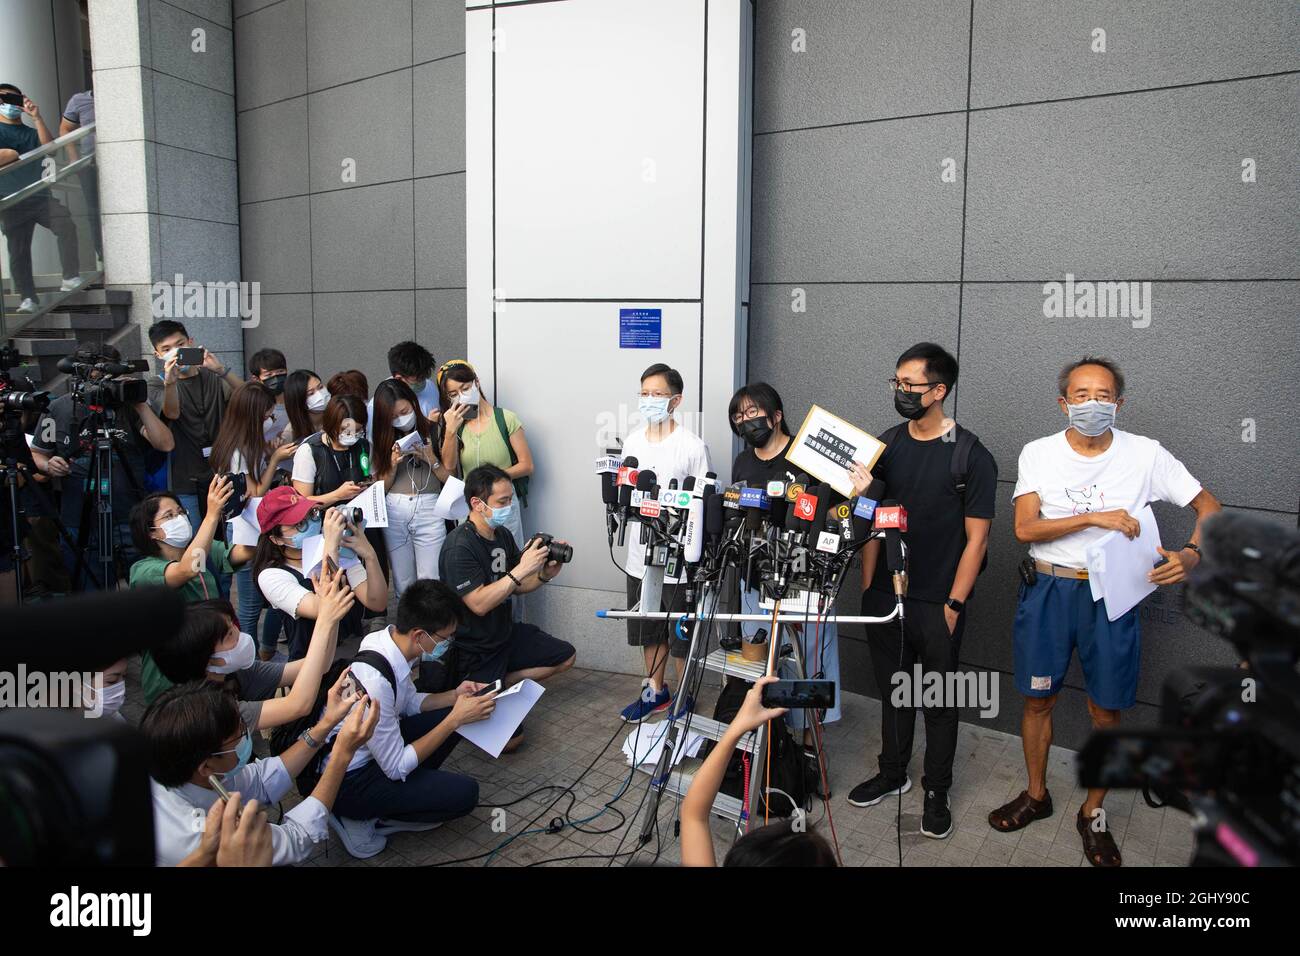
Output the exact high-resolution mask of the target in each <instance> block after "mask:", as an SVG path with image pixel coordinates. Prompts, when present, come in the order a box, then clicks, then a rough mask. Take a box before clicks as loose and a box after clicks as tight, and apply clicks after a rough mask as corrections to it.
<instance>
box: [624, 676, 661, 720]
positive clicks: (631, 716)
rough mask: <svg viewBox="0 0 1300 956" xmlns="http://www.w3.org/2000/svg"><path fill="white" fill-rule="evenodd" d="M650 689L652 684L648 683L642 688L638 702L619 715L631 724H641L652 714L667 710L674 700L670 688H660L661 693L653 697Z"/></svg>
mask: <svg viewBox="0 0 1300 956" xmlns="http://www.w3.org/2000/svg"><path fill="white" fill-rule="evenodd" d="M649 691H650V685H649V684H646V685H645V687H643V688H642V689H641V696H640V697H638V698H637V699H636V702H635V703H632V704H629V705H628V706H626V707H624V708H623V713H622V714H620V715H619V716H621V717H622V718H623V719H624V720H625V721H627V722H628V723H629V724H639V723H641V721H643V720H645V719H646V718H647V717H649V716H650V715H651V714H659V713H663V712H664V711H665V710H667V709H668V705H669V704H671V703H672V701H673V695H672V694H670V693H669V692H668V688H667V687H661V688H659V693H657V694H655V695H654V696H653V697H652V696H650V693H649Z"/></svg>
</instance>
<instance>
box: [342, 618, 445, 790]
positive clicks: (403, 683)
mask: <svg viewBox="0 0 1300 956" xmlns="http://www.w3.org/2000/svg"><path fill="white" fill-rule="evenodd" d="M357 650H359V651H378V652H379V653H380V654H383V655H384V657H385V659H387V661H388V663H389V665H390V666H391V667H392V668H393V676H394V677H395V678H397V699H396V700H394V699H393V685H392V684H390V683H388V678H387V677H385V676H384V675H383V674H381V673H380V672H379V671H378V670H376V669H375V668H374V667H372V666H371V665H369V664H367V663H365V662H364V661H362V662H359V663H356V664H353V665H352V676H353V677H355V678H356V679H357V680H359V681H360V682H361V686H362V687H364V688H365V689H366V694H367V695H369V696H370V698H371V699H372V700H375V701H377V702H378V703H379V723H377V724H376V725H375V732H374V734H373V735H372V736H371V737H370V739H369V740H368V741H366V743H364V744H363V745H362V746H361V748H360V749H359V750H358V751H357V752H356V755H355V756H354V757H353V758H352V761H351V762H350V763H349V764H348V770H349V771H351V770H356V769H357V768H358V767H364V766H365V765H366V764H368V763H370V761H372V760H374V761H375V762H377V763H378V764H379V769H380V770H382V771H383V772H384V776H386V777H388V779H389V780H405V779H406V778H407V776H408V775H409V774H410V773H411V771H412V770H414V769H415V768H416V767H418V766H419V765H420V758H419V757H418V756H417V755H416V753H415V748H414V747H412V746H411V745H410V744H408V743H407V742H406V741H405V740H403V739H402V726H401V718H403V717H410V716H412V715H413V714H418V713H419V712H420V705H421V704H423V703H424V698H426V697H428V696H429V695H428V694H421V693H420V692H419V691H417V690H416V689H415V681H414V680H412V679H411V662H410V661H408V660H407V659H406V658H405V657H403V656H402V652H401V650H400V649H399V648H398V646H397V644H395V643H394V642H393V635H392V628H391V627H386V628H384V629H383V630H382V631H375V632H374V633H372V634H367V635H366V636H365V638H363V639H362V641H361V644H360V646H359V647H358V648H357ZM340 724H341V722H340ZM337 733H338V729H337V728H335V729H334V731H332V732H331V733H330V735H329V737H328V738H327V739H333V738H334V736H335V734H337ZM325 766H329V758H326V760H325Z"/></svg>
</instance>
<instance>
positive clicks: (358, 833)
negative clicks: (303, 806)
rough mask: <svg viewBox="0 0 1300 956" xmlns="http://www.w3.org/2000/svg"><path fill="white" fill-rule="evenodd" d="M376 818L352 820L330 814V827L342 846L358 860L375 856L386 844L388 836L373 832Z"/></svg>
mask: <svg viewBox="0 0 1300 956" xmlns="http://www.w3.org/2000/svg"><path fill="white" fill-rule="evenodd" d="M377 822H378V821H376V820H353V819H352V818H350V817H341V816H339V815H338V814H336V813H331V814H330V827H331V828H332V829H333V830H334V833H335V834H336V835H337V836H338V838H339V840H340V841H341V842H342V844H343V848H344V849H345V850H347V851H348V853H349V854H351V855H352V856H353V857H355V858H356V859H358V860H368V859H370V858H371V857H372V856H377V855H378V854H380V853H382V852H383V851H384V847H386V846H388V838H387V837H384V836H381V835H379V834H378V833H376V832H375V824H376V823H377Z"/></svg>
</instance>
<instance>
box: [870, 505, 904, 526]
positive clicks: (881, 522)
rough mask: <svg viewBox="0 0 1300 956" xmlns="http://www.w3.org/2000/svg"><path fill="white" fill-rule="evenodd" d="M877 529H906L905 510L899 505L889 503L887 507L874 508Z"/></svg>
mask: <svg viewBox="0 0 1300 956" xmlns="http://www.w3.org/2000/svg"><path fill="white" fill-rule="evenodd" d="M875 527H876V529H877V530H880V529H885V528H897V529H898V530H899V531H906V530H907V511H906V510H905V509H904V508H903V507H902V506H901V505H890V506H889V507H888V508H879V507H878V508H876V523H875Z"/></svg>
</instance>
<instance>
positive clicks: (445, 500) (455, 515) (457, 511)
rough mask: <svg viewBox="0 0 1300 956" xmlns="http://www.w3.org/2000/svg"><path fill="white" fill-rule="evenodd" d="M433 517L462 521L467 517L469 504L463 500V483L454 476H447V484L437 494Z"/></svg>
mask: <svg viewBox="0 0 1300 956" xmlns="http://www.w3.org/2000/svg"><path fill="white" fill-rule="evenodd" d="M433 514H434V517H437V518H450V519H451V520H452V521H462V520H464V519H465V517H466V516H468V515H469V502H468V501H466V500H465V482H463V481H461V480H460V479H459V478H457V477H456V476H455V475H448V476H447V483H446V484H445V485H443V486H442V491H440V492H438V501H437V502H436V503H435V504H434V506H433Z"/></svg>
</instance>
